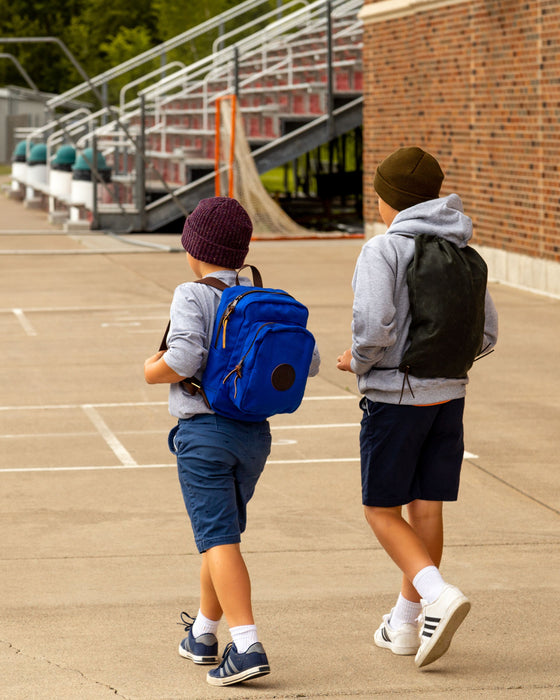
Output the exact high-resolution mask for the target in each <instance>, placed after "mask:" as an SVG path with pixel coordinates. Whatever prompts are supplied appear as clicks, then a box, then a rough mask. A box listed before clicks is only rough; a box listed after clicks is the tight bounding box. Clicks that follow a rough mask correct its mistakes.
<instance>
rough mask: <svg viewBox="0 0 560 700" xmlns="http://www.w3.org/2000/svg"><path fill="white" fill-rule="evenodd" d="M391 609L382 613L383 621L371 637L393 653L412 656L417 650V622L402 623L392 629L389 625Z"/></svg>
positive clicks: (418, 638)
mask: <svg viewBox="0 0 560 700" xmlns="http://www.w3.org/2000/svg"><path fill="white" fill-rule="evenodd" d="M392 612H393V611H392V610H391V612H390V613H389V614H388V615H383V622H382V623H381V625H380V626H379V629H377V630H376V631H375V634H374V635H373V639H374V641H375V643H376V645H377V646H378V647H382V648H384V649H390V650H391V651H392V652H393V654H399V655H400V656H412V655H413V654H416V652H417V651H418V647H419V646H420V637H419V636H418V632H419V629H418V625H417V624H404V625H401V626H400V627H399V628H398V629H396V630H394V629H393V628H392V627H391V626H390V625H389V619H390V618H391V614H392Z"/></svg>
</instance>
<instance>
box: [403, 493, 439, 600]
mask: <svg viewBox="0 0 560 700" xmlns="http://www.w3.org/2000/svg"><path fill="white" fill-rule="evenodd" d="M407 511H408V522H409V524H410V527H411V528H412V529H413V530H414V532H415V533H416V534H417V535H418V537H419V538H420V539H421V540H422V542H423V543H424V546H425V547H426V551H427V552H428V554H429V556H430V559H431V560H432V565H433V566H436V567H437V568H439V565H440V564H441V557H442V554H443V503H442V502H441V501H422V500H416V501H412V503H409V504H408V506H407ZM417 573H418V572H417ZM401 593H402V596H403V597H404V598H406V599H407V600H409V601H411V602H419V601H420V594H419V593H418V591H417V590H416V589H415V588H414V586H413V585H412V581H411V580H410V579H409V578H408V577H407V576H405V575H403V581H402V588H401Z"/></svg>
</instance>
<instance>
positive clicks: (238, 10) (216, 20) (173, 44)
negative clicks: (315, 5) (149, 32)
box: [47, 0, 268, 109]
mask: <svg viewBox="0 0 560 700" xmlns="http://www.w3.org/2000/svg"><path fill="white" fill-rule="evenodd" d="M265 2H268V0H245V2H241V3H239V4H238V5H236V6H235V7H233V8H231V9H229V10H225V12H222V13H221V14H219V15H216V16H215V17H212V18H210V19H208V20H206V21H205V22H202V24H199V25H197V26H196V27H193V28H192V29H188V30H187V31H185V32H183V33H182V34H178V35H177V36H175V37H172V38H171V39H168V40H167V41H164V42H163V43H161V44H158V45H157V46H155V47H153V48H151V49H148V50H147V51H144V52H143V53H141V54H139V55H138V56H135V57H133V58H131V59H129V60H128V61H124V62H123V63H121V64H120V65H118V66H115V67H113V68H110V69H109V70H106V71H105V72H103V73H100V74H99V75H96V76H94V77H93V78H90V79H89V81H88V82H84V83H81V84H80V85H76V86H75V87H73V88H71V89H70V90H67V91H66V92H64V93H62V94H61V95H57V96H56V97H53V98H51V99H50V100H49V101H48V102H47V106H48V107H50V108H51V109H53V108H54V107H57V106H59V105H61V104H64V103H65V102H68V101H69V100H71V99H73V98H75V97H77V96H78V95H82V94H84V93H85V92H87V91H88V90H90V89H91V88H90V86H91V85H93V86H98V85H103V83H107V82H109V81H110V80H113V79H114V78H117V77H119V76H120V75H123V74H124V73H127V72H128V71H130V70H132V69H134V68H137V67H138V66H141V65H143V64H144V63H146V62H148V61H150V60H152V59H153V58H157V57H158V56H162V55H164V54H166V53H167V51H170V50H171V49H175V48H177V47H178V46H181V45H182V44H185V43H187V42H188V41H192V40H193V39H196V38H197V37H198V36H201V35H202V34H205V33H206V32H208V31H210V30H212V29H216V28H217V27H219V26H220V25H222V24H224V23H225V22H227V21H229V20H230V19H233V18H238V17H239V16H240V15H242V14H244V13H245V12H249V11H250V10H254V9H256V8H257V7H260V5H263V4H264V3H265Z"/></svg>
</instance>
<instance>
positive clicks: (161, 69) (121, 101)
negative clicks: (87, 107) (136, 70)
mask: <svg viewBox="0 0 560 700" xmlns="http://www.w3.org/2000/svg"><path fill="white" fill-rule="evenodd" d="M172 66H180V67H181V68H184V67H185V64H184V63H183V62H182V61H171V63H166V64H165V65H164V66H160V67H159V68H156V69H155V70H153V71H152V72H151V73H146V74H145V75H142V76H140V78H136V80H131V81H130V82H129V83H127V84H126V85H125V86H124V87H122V88H121V91H120V93H119V108H120V110H121V112H122V111H123V109H124V106H125V101H124V96H125V95H126V92H127V90H130V89H131V88H133V87H136V85H140V83H143V82H145V81H146V80H150V78H153V77H154V76H156V75H158V74H159V73H163V72H164V71H167V70H169V69H170V68H171V67H172Z"/></svg>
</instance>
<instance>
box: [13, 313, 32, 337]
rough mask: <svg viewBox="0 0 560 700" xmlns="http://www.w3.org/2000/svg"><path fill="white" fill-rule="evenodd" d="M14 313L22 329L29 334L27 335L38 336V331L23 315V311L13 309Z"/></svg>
mask: <svg viewBox="0 0 560 700" xmlns="http://www.w3.org/2000/svg"><path fill="white" fill-rule="evenodd" d="M12 313H13V314H14V316H15V317H16V318H17V320H18V321H19V322H20V324H21V327H22V328H23V330H24V331H25V332H26V333H27V335H31V336H33V335H37V332H36V330H35V329H34V328H33V326H32V325H31V323H30V322H29V320H28V318H27V316H26V315H25V314H24V313H23V309H12Z"/></svg>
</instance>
